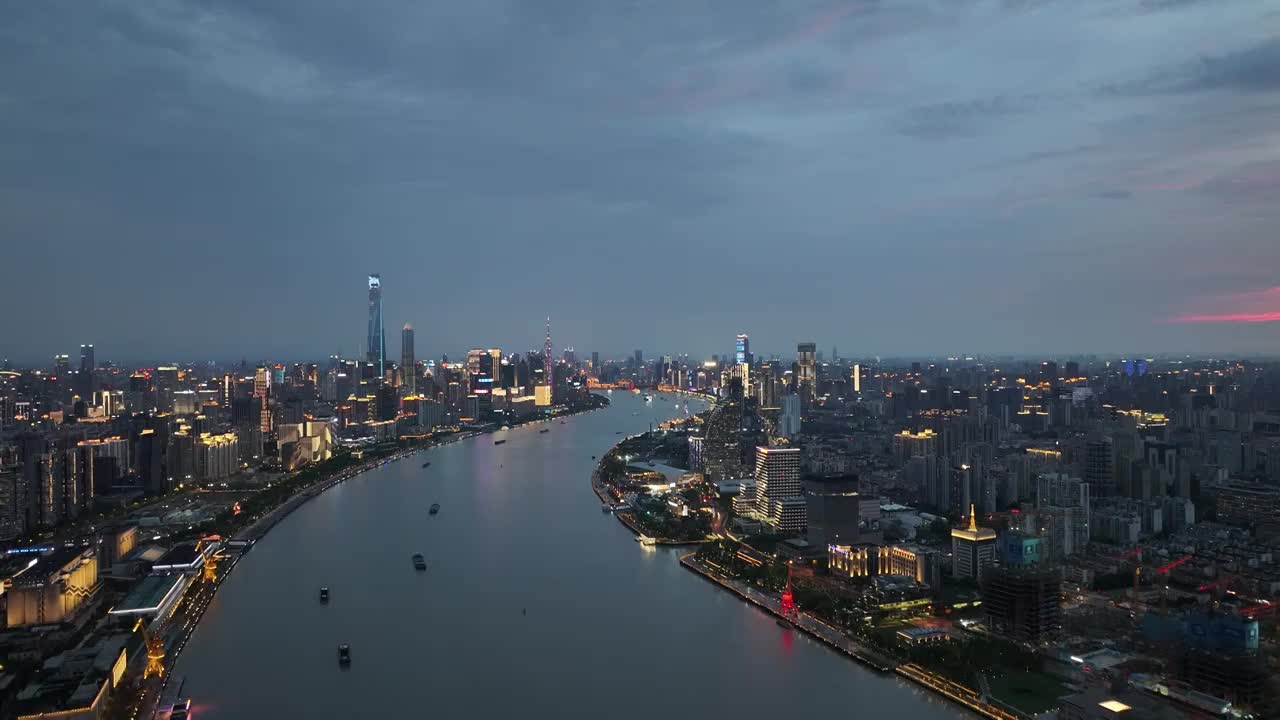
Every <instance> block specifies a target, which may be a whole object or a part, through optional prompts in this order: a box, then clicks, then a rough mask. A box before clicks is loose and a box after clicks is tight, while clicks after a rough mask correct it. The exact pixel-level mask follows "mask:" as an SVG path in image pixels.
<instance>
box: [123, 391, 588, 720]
mask: <svg viewBox="0 0 1280 720" xmlns="http://www.w3.org/2000/svg"><path fill="white" fill-rule="evenodd" d="M602 399H603V400H604V401H605V403H604V404H603V405H600V406H595V407H583V408H581V409H578V410H573V411H570V412H565V413H562V414H560V415H555V416H553V417H551V418H546V419H540V420H534V421H530V422H525V423H519V424H516V425H511V426H507V427H502V426H495V427H493V428H489V429H486V430H482V431H466V432H458V433H454V434H451V435H448V436H445V437H441V438H438V439H435V440H432V441H429V442H424V443H421V444H416V445H413V446H410V447H406V448H401V449H399V450H396V451H395V452H393V453H391V454H389V455H384V456H380V457H377V458H372V459H369V460H366V461H365V462H362V463H360V464H358V465H351V466H347V467H344V468H341V469H338V470H335V471H334V474H332V475H329V476H326V477H323V478H322V479H319V480H316V481H315V482H312V483H310V484H308V485H305V486H303V487H301V488H299V489H298V490H297V491H296V492H294V493H293V494H291V495H290V496H289V497H288V498H286V499H285V500H284V501H283V502H282V503H281V504H280V505H278V506H276V507H275V508H273V509H271V510H269V511H267V512H266V513H265V514H264V515H262V516H261V517H259V518H257V519H255V520H254V521H253V522H252V523H250V524H248V525H247V526H245V527H242V528H240V529H239V530H237V531H235V533H234V534H232V535H231V536H230V537H228V538H227V540H228V541H229V542H228V543H227V547H228V548H229V549H230V550H233V551H234V552H232V553H230V554H229V556H228V557H227V558H226V559H225V560H224V561H223V562H224V564H223V565H222V566H221V567H220V568H219V569H218V572H217V575H216V577H215V579H214V580H213V581H212V582H211V583H208V582H201V581H198V582H200V584H199V585H195V586H193V589H192V590H189V591H188V592H189V595H188V596H187V597H184V598H183V599H182V601H181V604H180V605H179V607H178V608H177V609H176V610H175V612H174V614H173V616H171V617H173V618H174V619H176V620H177V622H175V623H172V624H168V625H167V627H165V628H163V629H162V630H161V632H163V633H164V641H165V648H166V657H165V659H164V664H165V673H164V676H163V678H162V679H158V681H157V682H153V684H151V685H149V686H145V688H144V689H145V692H144V693H143V696H142V697H141V698H140V703H139V705H138V706H137V707H138V710H139V712H138V713H137V714H135V715H134V717H136V718H141V719H144V720H150V718H151V715H150V714H149V711H151V710H154V707H155V703H156V701H157V699H158V698H159V696H160V694H161V693H163V691H164V689H165V686H166V685H167V684H168V683H169V679H170V678H171V677H173V675H172V671H173V670H174V668H175V666H176V663H177V661H178V658H179V657H180V656H181V654H182V651H183V649H185V648H186V646H187V643H188V641H189V640H190V639H191V636H192V634H193V633H194V632H195V630H196V628H197V626H198V625H199V623H200V620H201V619H202V618H203V616H204V614H205V611H206V610H207V609H208V608H209V606H210V604H211V603H212V600H213V597H214V595H215V594H216V593H217V591H218V589H219V588H220V587H221V586H222V583H223V582H224V581H225V580H226V579H227V578H228V577H230V576H231V573H232V571H233V570H234V569H235V567H236V565H238V564H239V562H240V560H241V559H243V557H244V556H245V555H246V554H247V553H248V552H249V551H250V550H252V549H253V547H254V545H255V544H256V543H257V541H259V540H261V539H262V538H263V537H265V536H266V535H267V534H268V533H269V532H270V531H271V530H272V528H274V527H276V525H278V524H279V523H280V522H281V521H282V520H284V519H285V518H286V517H288V516H289V515H290V514H292V513H293V512H294V511H295V510H297V509H299V508H301V507H302V506H303V505H305V504H306V503H307V502H309V501H310V500H312V499H313V498H316V497H319V496H320V495H322V494H323V493H324V492H325V491H327V490H329V489H331V488H333V487H335V486H337V485H340V484H342V483H344V482H346V481H348V480H352V479H355V478H357V477H359V476H360V475H363V474H364V473H366V472H369V471H371V470H376V469H378V468H381V467H383V466H385V465H388V464H391V463H395V462H399V461H401V460H405V459H407V458H411V457H413V456H415V455H418V454H419V453H422V452H425V451H428V450H431V449H433V448H439V447H443V446H446V445H450V444H453V443H456V442H460V441H462V440H467V439H470V438H474V437H477V436H479V435H489V434H493V433H496V432H500V431H504V430H512V429H515V428H520V427H525V426H532V425H536V424H539V423H550V422H554V421H555V420H559V419H562V418H567V417H570V416H576V415H582V414H585V413H589V412H595V411H597V410H603V409H607V408H608V407H609V403H608V399H607V398H602ZM179 677H180V676H179Z"/></svg>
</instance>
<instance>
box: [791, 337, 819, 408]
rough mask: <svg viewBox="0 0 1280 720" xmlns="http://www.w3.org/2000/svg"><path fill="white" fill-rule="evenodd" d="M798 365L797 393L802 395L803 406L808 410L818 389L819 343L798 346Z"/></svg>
mask: <svg viewBox="0 0 1280 720" xmlns="http://www.w3.org/2000/svg"><path fill="white" fill-rule="evenodd" d="M796 364H797V365H798V366H799V371H800V372H799V375H798V376H797V377H796V391H797V392H798V393H799V394H800V403H801V405H803V406H804V407H805V408H808V407H809V405H810V404H811V403H813V398H814V396H815V393H816V392H817V389H818V345H817V343H811V342H810V343H800V344H799V345H796Z"/></svg>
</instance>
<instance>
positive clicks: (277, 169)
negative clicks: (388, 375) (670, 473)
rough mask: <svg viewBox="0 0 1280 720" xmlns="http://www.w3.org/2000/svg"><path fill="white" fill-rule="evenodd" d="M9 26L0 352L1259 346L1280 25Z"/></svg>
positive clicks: (587, 15)
mask: <svg viewBox="0 0 1280 720" xmlns="http://www.w3.org/2000/svg"><path fill="white" fill-rule="evenodd" d="M0 14H2V16H3V17H2V18H0V138H3V140H0V237H3V238H4V242H3V249H2V250H0V252H2V254H0V257H3V259H4V267H5V269H6V273H5V276H6V282H5V284H4V288H5V289H4V292H3V295H2V296H0V300H3V304H4V307H5V310H4V312H3V313H2V314H0V338H3V340H2V341H0V356H9V357H12V358H15V359H21V360H43V359H45V358H48V357H49V356H50V355H52V354H53V353H55V352H69V353H72V354H74V352H75V348H76V346H77V345H78V344H79V343H80V342H85V341H91V342H95V343H96V344H97V345H98V347H99V352H98V354H99V357H102V358H167V359H195V358H203V357H218V358H226V357H235V358H238V357H240V356H241V355H245V356H248V357H251V358H252V357H279V358H290V359H291V358H300V357H312V356H321V355H325V354H328V353H330V352H333V351H334V350H336V349H338V348H341V349H342V350H343V351H345V352H347V353H354V352H358V351H359V350H361V349H362V348H361V342H362V338H363V335H364V314H363V313H364V302H365V288H364V283H365V276H366V274H367V273H369V272H381V273H382V276H383V279H384V283H385V287H386V309H387V324H388V327H389V328H391V329H393V330H395V331H397V332H398V329H399V327H400V326H401V325H402V324H403V323H404V322H406V321H409V322H412V323H413V324H414V325H415V327H416V328H418V348H419V354H420V355H426V356H436V355H438V354H439V353H440V352H458V351H460V350H464V349H465V348H467V347H471V346H480V345H484V346H492V345H500V346H502V347H504V348H510V349H524V348H534V347H538V346H539V345H540V344H541V336H542V324H543V319H544V317H545V316H546V315H548V314H550V315H551V316H552V317H553V321H554V325H555V333H556V340H557V346H560V345H563V344H573V345H575V346H576V347H577V348H578V350H579V351H580V352H590V351H591V350H593V349H598V350H601V351H603V352H604V353H606V354H622V353H626V352H629V351H630V350H631V349H632V348H633V347H643V348H645V349H646V351H648V352H650V353H657V352H680V351H687V352H691V353H694V354H702V353H706V354H710V353H712V352H720V351H723V350H727V349H729V348H730V347H731V344H732V338H733V335H734V334H735V333H737V332H741V331H747V332H750V333H751V334H752V337H753V343H754V345H755V346H756V347H757V348H759V350H760V351H762V352H772V351H781V352H788V353H789V352H791V351H792V350H793V349H794V346H795V342H796V341H798V340H810V339H811V340H815V341H817V342H818V343H819V345H820V346H821V347H823V348H824V349H828V348H830V347H831V345H837V346H839V348H840V350H841V352H842V354H848V355H855V354H867V355H871V354H883V355H892V354H899V353H934V352H938V353H962V352H970V353H972V352H1041V351H1043V352H1067V351H1079V352H1108V351H1114V352H1126V351H1138V350H1141V351H1147V352H1158V351H1244V352H1280V333H1278V332H1277V328H1278V327H1280V326H1278V325H1277V322H1276V321H1277V320H1280V291H1278V290H1276V289H1275V288H1276V287H1277V286H1280V271H1278V270H1277V268H1278V267H1280V264H1278V262H1277V261H1280V240H1277V234H1276V228H1277V227H1278V226H1280V225H1278V223H1277V220H1280V217H1278V216H1280V5H1277V4H1276V3H1275V2H1268V1H1266V0H1124V1H1121V0H1061V1H1054V0H1005V1H1004V2H1000V1H998V0H933V1H926V0H896V1H893V2H890V1H888V0H852V1H847V0H813V1H809V0H803V1H802V0H793V1H791V2H779V3H773V2H767V3H766V2H751V1H743V0H679V1H677V0H672V1H671V2H663V1H661V0H659V1H657V2H605V3H590V2H577V1H569V0H565V1H556V0H541V1H538V2H524V1H523V0H465V1H460V2H455V3H445V2H426V3H424V2H408V1H406V2H382V1H373V0H370V1H366V2H362V3H355V4H352V3H337V2H322V1H320V0H315V1H308V2H296V1H294V0H275V1H270V0H240V1H237V2H205V1H200V2H197V1H196V0H46V1H43V2H26V3H9V4H7V6H6V7H5V9H4V10H2V11H0ZM388 345H389V348H390V349H391V350H392V353H393V354H394V353H395V352H396V351H397V349H398V346H399V341H398V337H392V338H391V341H390V342H389V343H388Z"/></svg>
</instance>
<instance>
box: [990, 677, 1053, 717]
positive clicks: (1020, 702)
mask: <svg viewBox="0 0 1280 720" xmlns="http://www.w3.org/2000/svg"><path fill="white" fill-rule="evenodd" d="M991 694H992V695H995V696H996V698H998V699H999V700H1001V701H1002V702H1004V703H1006V704H1008V705H1012V706H1013V707H1016V708H1018V709H1019V710H1021V711H1022V712H1024V713H1028V714H1031V715H1035V714H1038V713H1042V712H1044V711H1046V710H1052V709H1053V708H1056V707H1058V698H1061V697H1062V696H1063V695H1070V694H1071V691H1070V690H1067V689H1066V688H1064V687H1062V684H1061V683H1059V682H1058V681H1057V680H1056V679H1054V678H1053V677H1051V676H1049V675H1047V674H1045V673H1036V672H1010V673H1007V674H1005V675H1003V676H1001V677H992V678H991Z"/></svg>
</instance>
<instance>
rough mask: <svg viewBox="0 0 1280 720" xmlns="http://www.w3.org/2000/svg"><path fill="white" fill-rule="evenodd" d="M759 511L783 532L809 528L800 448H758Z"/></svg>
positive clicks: (757, 488)
mask: <svg viewBox="0 0 1280 720" xmlns="http://www.w3.org/2000/svg"><path fill="white" fill-rule="evenodd" d="M755 479H756V515H757V516H759V517H761V518H763V519H764V520H765V521H766V522H768V523H769V524H770V525H772V526H773V527H774V528H775V529H776V530H777V531H778V532H780V533H788V534H790V533H801V532H804V530H805V525H806V520H805V517H806V512H805V502H804V497H803V496H802V494H801V482H800V448H794V447H757V448H756V467H755Z"/></svg>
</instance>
